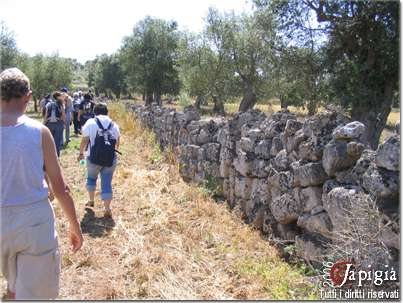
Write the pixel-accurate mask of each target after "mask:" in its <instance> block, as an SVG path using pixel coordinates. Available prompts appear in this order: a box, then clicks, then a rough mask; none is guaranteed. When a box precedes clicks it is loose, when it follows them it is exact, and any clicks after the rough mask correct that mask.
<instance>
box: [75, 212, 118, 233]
mask: <svg viewBox="0 0 403 303" xmlns="http://www.w3.org/2000/svg"><path fill="white" fill-rule="evenodd" d="M80 224H81V231H82V233H83V234H88V235H89V236H90V237H93V238H97V237H104V236H107V235H108V234H109V232H110V231H111V230H112V229H113V227H114V226H115V221H114V220H113V218H110V217H96V216H95V212H94V211H93V210H92V209H91V208H88V207H86V208H85V215H84V217H83V219H82V220H81V223H80Z"/></svg>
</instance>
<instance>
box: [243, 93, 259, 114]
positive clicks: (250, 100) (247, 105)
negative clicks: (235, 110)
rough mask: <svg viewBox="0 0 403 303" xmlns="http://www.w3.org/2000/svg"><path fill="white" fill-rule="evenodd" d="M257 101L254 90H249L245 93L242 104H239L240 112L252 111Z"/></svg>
mask: <svg viewBox="0 0 403 303" xmlns="http://www.w3.org/2000/svg"><path fill="white" fill-rule="evenodd" d="M256 101H257V98H256V94H255V93H254V91H253V90H252V89H247V90H246V92H245V93H244V96H243V99H242V101H241V104H239V111H240V112H246V111H247V110H248V109H251V108H253V107H254V106H255V104H256Z"/></svg>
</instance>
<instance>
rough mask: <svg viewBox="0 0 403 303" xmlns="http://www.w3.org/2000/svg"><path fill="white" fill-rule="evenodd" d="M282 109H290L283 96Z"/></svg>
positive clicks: (281, 99)
mask: <svg viewBox="0 0 403 303" xmlns="http://www.w3.org/2000/svg"><path fill="white" fill-rule="evenodd" d="M280 107H281V109H287V108H288V104H287V102H285V100H284V98H283V97H282V96H280Z"/></svg>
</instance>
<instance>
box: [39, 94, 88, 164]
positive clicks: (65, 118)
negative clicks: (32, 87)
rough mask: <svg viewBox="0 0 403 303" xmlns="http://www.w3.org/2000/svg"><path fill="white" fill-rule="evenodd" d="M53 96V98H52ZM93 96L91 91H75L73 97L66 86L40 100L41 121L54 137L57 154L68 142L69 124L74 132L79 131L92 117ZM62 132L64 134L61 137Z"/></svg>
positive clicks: (76, 133)
mask: <svg viewBox="0 0 403 303" xmlns="http://www.w3.org/2000/svg"><path fill="white" fill-rule="evenodd" d="M52 97H53V98H52ZM93 99H94V96H93V95H92V93H91V91H89V92H88V93H86V94H84V95H83V94H82V92H81V91H78V92H75V93H74V94H73V98H71V96H70V95H69V94H68V90H67V88H62V89H61V90H60V91H57V92H54V93H53V95H52V96H51V94H48V95H47V96H45V97H44V98H43V99H42V100H41V102H40V105H39V106H40V108H41V112H42V117H43V122H44V124H45V125H46V126H47V127H48V128H49V130H50V131H51V133H52V135H53V138H54V139H55V144H56V151H57V155H58V156H60V149H61V148H62V147H63V146H64V145H67V144H68V143H69V142H70V126H71V124H72V123H73V124H74V134H75V135H78V134H79V133H81V128H82V127H83V126H84V125H85V123H86V122H87V121H88V120H89V119H91V118H93V117H94V106H95V102H94V100H93ZM63 132H65V136H64V138H63Z"/></svg>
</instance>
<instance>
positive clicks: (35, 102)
mask: <svg viewBox="0 0 403 303" xmlns="http://www.w3.org/2000/svg"><path fill="white" fill-rule="evenodd" d="M34 111H35V112H36V113H37V112H38V99H37V98H34Z"/></svg>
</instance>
